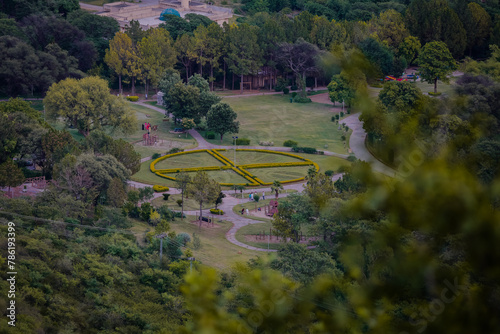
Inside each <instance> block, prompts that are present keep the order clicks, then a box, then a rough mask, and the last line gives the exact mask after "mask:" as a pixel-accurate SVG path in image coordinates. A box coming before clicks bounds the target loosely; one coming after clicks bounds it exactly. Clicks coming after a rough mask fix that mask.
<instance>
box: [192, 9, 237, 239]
mask: <svg viewBox="0 0 500 334" xmlns="http://www.w3.org/2000/svg"><path fill="white" fill-rule="evenodd" d="M235 12H236V11H235ZM193 248H194V249H200V248H201V240H200V238H199V237H198V236H197V235H196V233H194V232H193Z"/></svg>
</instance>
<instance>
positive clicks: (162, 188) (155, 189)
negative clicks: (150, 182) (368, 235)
mask: <svg viewBox="0 0 500 334" xmlns="http://www.w3.org/2000/svg"><path fill="white" fill-rule="evenodd" d="M153 190H154V191H155V192H157V193H162V192H164V191H169V190H170V189H169V188H168V187H165V186H160V185H157V184H155V185H154V186H153Z"/></svg>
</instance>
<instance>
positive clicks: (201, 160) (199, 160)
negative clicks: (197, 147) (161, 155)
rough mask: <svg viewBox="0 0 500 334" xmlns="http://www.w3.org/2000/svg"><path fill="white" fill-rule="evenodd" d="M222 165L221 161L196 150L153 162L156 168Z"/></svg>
mask: <svg viewBox="0 0 500 334" xmlns="http://www.w3.org/2000/svg"><path fill="white" fill-rule="evenodd" d="M210 166H224V164H223V163H222V162H220V161H219V160H217V159H216V158H214V157H213V156H211V155H210V154H208V153H207V152H197V153H189V154H181V155H176V156H173V157H170V158H166V159H163V160H160V161H159V162H158V163H156V164H155V168H156V169H170V168H189V167H210Z"/></svg>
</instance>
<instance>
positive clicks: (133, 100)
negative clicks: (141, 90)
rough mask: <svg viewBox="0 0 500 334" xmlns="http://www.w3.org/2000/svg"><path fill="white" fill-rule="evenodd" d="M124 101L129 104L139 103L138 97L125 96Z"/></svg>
mask: <svg viewBox="0 0 500 334" xmlns="http://www.w3.org/2000/svg"><path fill="white" fill-rule="evenodd" d="M126 99H127V100H128V101H130V102H137V101H139V96H127V97H126Z"/></svg>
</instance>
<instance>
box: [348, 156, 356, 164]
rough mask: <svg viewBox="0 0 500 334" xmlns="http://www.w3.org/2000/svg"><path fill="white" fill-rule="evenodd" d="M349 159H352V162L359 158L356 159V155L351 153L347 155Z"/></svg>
mask: <svg viewBox="0 0 500 334" xmlns="http://www.w3.org/2000/svg"><path fill="white" fill-rule="evenodd" d="M347 160H348V161H350V162H354V161H356V160H358V159H356V157H355V156H354V155H350V156H348V157H347Z"/></svg>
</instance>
